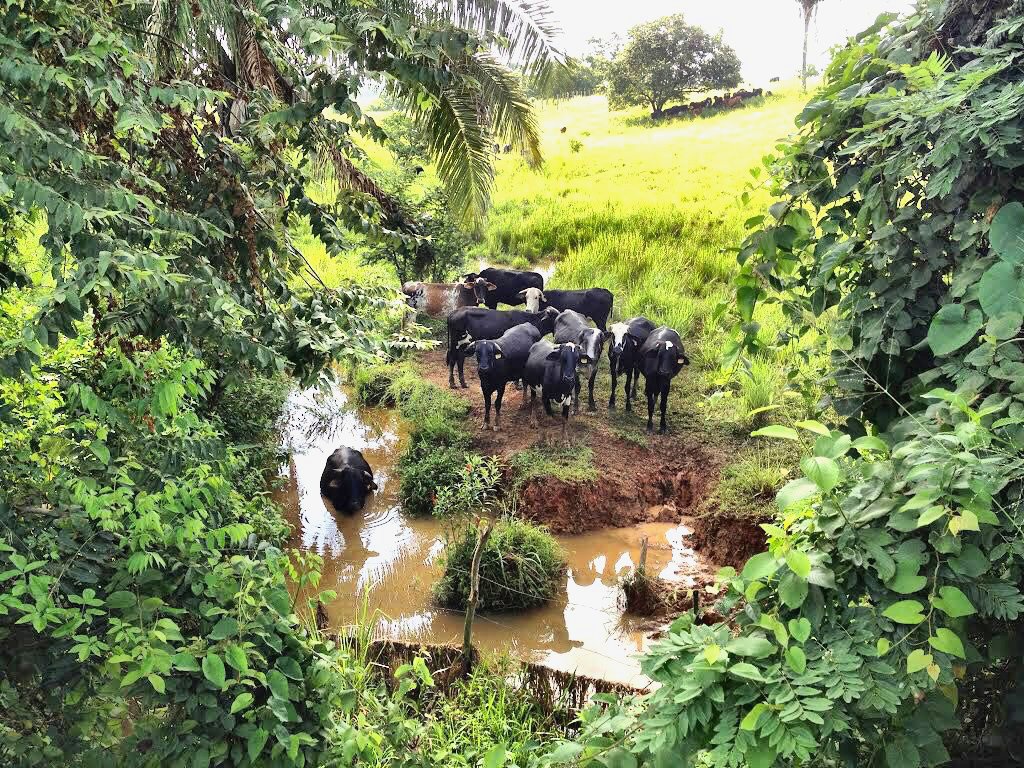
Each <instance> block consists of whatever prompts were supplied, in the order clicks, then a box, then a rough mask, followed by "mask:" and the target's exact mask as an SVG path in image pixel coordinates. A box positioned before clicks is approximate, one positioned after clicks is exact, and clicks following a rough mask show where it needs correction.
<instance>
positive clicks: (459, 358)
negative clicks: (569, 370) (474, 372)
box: [445, 307, 558, 389]
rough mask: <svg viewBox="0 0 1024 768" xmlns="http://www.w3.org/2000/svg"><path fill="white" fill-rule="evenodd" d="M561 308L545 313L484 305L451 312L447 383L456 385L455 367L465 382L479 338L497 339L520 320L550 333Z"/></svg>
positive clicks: (463, 382) (460, 378)
mask: <svg viewBox="0 0 1024 768" xmlns="http://www.w3.org/2000/svg"><path fill="white" fill-rule="evenodd" d="M556 317H558V311H557V310H555V309H546V310H544V311H543V312H523V311H522V310H518V309H513V310H508V311H499V310H496V309H486V308H484V307H463V308H462V309H457V310H455V311H454V312H452V313H451V314H450V315H448V353H447V356H446V358H445V362H446V363H447V365H448V386H450V387H452V388H453V389H454V388H455V368H456V367H458V369H459V383H460V384H461V385H462V386H463V387H467V386H469V385H468V384H466V375H465V372H464V370H463V369H464V367H465V362H466V354H467V348H468V347H469V345H470V344H472V343H473V342H474V341H477V340H479V339H496V338H498V337H499V336H501V334H503V333H504V332H505V331H507V330H508V329H509V328H514V327H515V326H517V325H519V324H520V323H530V324H531V325H533V326H535V327H536V328H537V330H538V331H540V335H541V336H546V335H547V334H549V333H551V331H552V330H554V327H555V318H556Z"/></svg>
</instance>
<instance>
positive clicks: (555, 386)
mask: <svg viewBox="0 0 1024 768" xmlns="http://www.w3.org/2000/svg"><path fill="white" fill-rule="evenodd" d="M579 362H580V349H579V347H577V346H576V345H575V344H558V345H555V344H552V343H551V342H550V341H548V340H547V339H541V340H540V341H538V342H537V343H536V344H534V345H533V347H532V348H531V349H530V356H529V357H528V358H527V360H526V369H525V370H524V371H523V397H524V398H525V397H526V387H530V399H531V406H532V403H533V400H534V399H535V398H536V396H537V387H540V392H541V399H542V400H543V402H544V412H545V413H546V414H547V415H548V416H554V415H555V414H554V411H553V410H552V409H551V403H553V402H554V403H557V404H558V405H559V406H561V408H562V440H563V442H564V441H565V440H567V438H568V429H569V406H571V405H572V400H573V395H574V394H575V393H576V391H577V387H578V384H577V381H576V367H577V366H578V365H579ZM531 415H533V419H534V423H536V415H534V414H533V410H532V408H531Z"/></svg>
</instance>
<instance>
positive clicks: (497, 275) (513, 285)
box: [463, 267, 544, 312]
mask: <svg viewBox="0 0 1024 768" xmlns="http://www.w3.org/2000/svg"><path fill="white" fill-rule="evenodd" d="M478 277H482V278H483V279H484V280H487V281H488V282H489V283H491V284H492V285H494V289H491V290H488V293H487V298H486V299H485V300H484V304H485V305H486V306H487V307H488V308H489V309H497V308H498V304H499V303H501V304H509V305H511V306H518V305H519V304H522V303H524V301H525V299H524V298H523V296H522V295H521V294H522V292H523V291H524V290H526V289H527V288H538V289H543V288H544V276H543V275H541V273H540V272H523V271H522V270H518V269H499V268H498V267H488V268H487V269H482V270H480V272H479V273H477V272H470V273H469V274H467V275H466V276H465V277H464V278H463V280H464V281H465V282H471V281H473V280H475V279H476V278H478ZM530 311H531V312H538V311H540V310H538V309H532V310H530Z"/></svg>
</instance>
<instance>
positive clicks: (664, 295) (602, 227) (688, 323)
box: [478, 89, 806, 424]
mask: <svg viewBox="0 0 1024 768" xmlns="http://www.w3.org/2000/svg"><path fill="white" fill-rule="evenodd" d="M805 98H806V97H805V96H804V95H803V94H800V93H799V92H798V91H797V90H796V89H788V90H786V91H784V92H782V93H781V94H777V95H774V96H771V97H766V98H764V99H759V100H756V101H752V102H749V103H748V104H746V105H744V106H743V107H741V108H738V109H734V110H731V111H728V112H723V113H720V114H717V115H714V116H711V117H706V118H678V119H675V120H669V121H664V122H660V123H653V122H652V121H651V120H650V119H649V118H647V117H646V116H645V115H644V113H643V112H642V111H639V110H634V111H629V112H609V111H608V108H607V105H606V102H605V100H604V98H603V97H601V96H592V97H585V98H578V99H572V100H566V101H560V102H554V103H547V104H542V105H540V106H539V117H540V121H541V125H542V135H543V141H544V155H545V164H544V166H543V168H541V169H540V170H539V171H535V170H533V169H531V168H529V167H528V166H527V165H526V164H525V163H524V162H523V161H522V160H521V159H519V158H518V157H516V156H507V157H502V158H501V159H500V160H499V164H498V177H497V185H496V189H495V195H494V208H493V210H492V212H491V214H490V216H489V219H488V221H487V223H486V226H485V231H484V234H483V236H482V238H481V242H480V244H479V246H478V250H479V255H480V256H481V257H482V258H484V259H489V260H494V261H499V262H503V263H507V264H511V265H513V266H519V267H525V266H527V265H528V264H537V263H544V262H547V261H552V260H553V261H556V262H557V265H558V266H557V269H556V271H555V274H554V277H553V278H552V280H551V284H552V285H553V286H559V287H569V288H583V287H592V286H601V287H604V288H608V289H609V290H611V291H612V292H613V293H614V294H615V301H616V306H615V310H614V315H615V316H616V317H619V318H624V317H630V316H633V315H645V316H647V317H649V318H651V319H652V320H654V321H655V322H656V323H663V324H665V325H669V326H671V327H673V328H675V329H676V330H678V331H679V332H680V334H681V335H682V336H683V338H684V340H686V342H687V345H688V348H689V349H690V350H691V354H690V357H691V359H693V361H694V363H695V367H694V369H692V370H695V371H696V372H699V376H697V377H691V379H696V380H695V381H692V384H693V385H694V388H695V389H696V390H697V391H699V394H700V395H702V396H706V395H709V394H711V393H712V392H714V391H717V392H718V394H719V396H720V397H725V398H726V399H728V400H730V408H729V410H730V411H731V412H732V413H731V417H732V418H733V419H735V418H736V417H737V416H738V417H739V419H738V420H739V421H740V422H742V423H745V424H750V423H751V422H752V421H753V420H754V416H756V414H757V413H765V411H763V410H759V409H763V408H772V407H775V408H778V407H780V406H781V405H782V404H783V401H782V394H781V391H782V387H783V383H784V382H783V380H782V377H781V374H780V373H779V371H780V368H781V366H780V365H779V363H780V362H781V361H780V360H759V361H754V363H753V365H752V366H751V367H750V368H749V369H743V370H739V371H736V372H733V374H732V375H731V376H730V377H728V380H725V379H723V376H722V374H721V372H720V370H719V366H718V362H719V354H720V351H721V348H722V345H723V343H724V340H725V331H724V329H723V328H722V327H720V326H719V325H717V324H716V323H715V322H714V320H713V318H712V315H713V313H714V310H715V308H716V306H718V305H719V304H720V303H721V302H722V301H727V300H729V299H730V298H731V295H732V288H731V286H730V278H731V276H732V274H733V272H734V270H735V269H736V256H735V251H734V250H733V249H735V248H736V247H737V246H738V245H739V244H740V242H741V241H742V240H743V237H744V233H745V229H744V222H745V221H746V220H747V219H748V218H749V217H750V216H752V215H754V214H755V213H763V212H764V211H765V209H766V207H767V205H768V204H769V203H770V199H769V196H768V193H767V191H765V190H763V189H757V190H754V191H752V192H751V194H750V197H749V200H748V201H747V202H746V203H743V202H742V199H741V196H742V193H743V191H744V190H745V189H746V188H747V186H748V185H749V184H750V183H751V182H753V181H754V178H753V176H752V175H751V169H752V168H754V167H755V166H759V165H760V164H761V161H762V158H763V157H764V156H765V155H767V154H770V153H772V152H773V151H774V147H775V145H776V143H777V140H778V139H780V138H782V137H785V136H786V135H787V134H789V133H791V132H792V131H794V130H795V126H794V118H795V116H796V115H797V114H798V113H799V112H800V110H801V109H802V107H803V104H804V101H805ZM563 127H564V128H565V132H564V133H562V131H561V129H562V128H563ZM762 178H763V175H762ZM757 319H758V321H759V322H760V323H761V324H762V333H763V334H764V335H766V336H771V337H774V336H775V335H776V334H777V333H778V331H779V330H780V329H781V327H782V318H781V316H780V315H779V314H778V313H776V312H773V311H772V308H770V307H769V308H767V309H764V308H762V309H759V316H758V317H757ZM690 394H696V392H694V391H693V389H691V391H690ZM752 414H753V415H752Z"/></svg>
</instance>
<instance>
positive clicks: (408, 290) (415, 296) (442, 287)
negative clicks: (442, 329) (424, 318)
mask: <svg viewBox="0 0 1024 768" xmlns="http://www.w3.org/2000/svg"><path fill="white" fill-rule="evenodd" d="M495 288H496V286H495V285H494V283H489V282H488V281H487V280H485V279H484V278H482V277H478V278H474V279H473V280H463V281H462V282H461V283H421V282H409V283H404V284H403V285H402V293H404V294H405V303H406V304H408V305H409V306H410V307H412V308H413V309H415V310H416V311H417V312H422V313H424V314H425V315H429V316H430V317H446V316H447V315H449V314H451V313H452V312H454V311H455V310H456V309H459V308H460V307H475V306H478V305H480V304H484V303H486V300H487V294H488V292H489V291H493V290H495Z"/></svg>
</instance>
